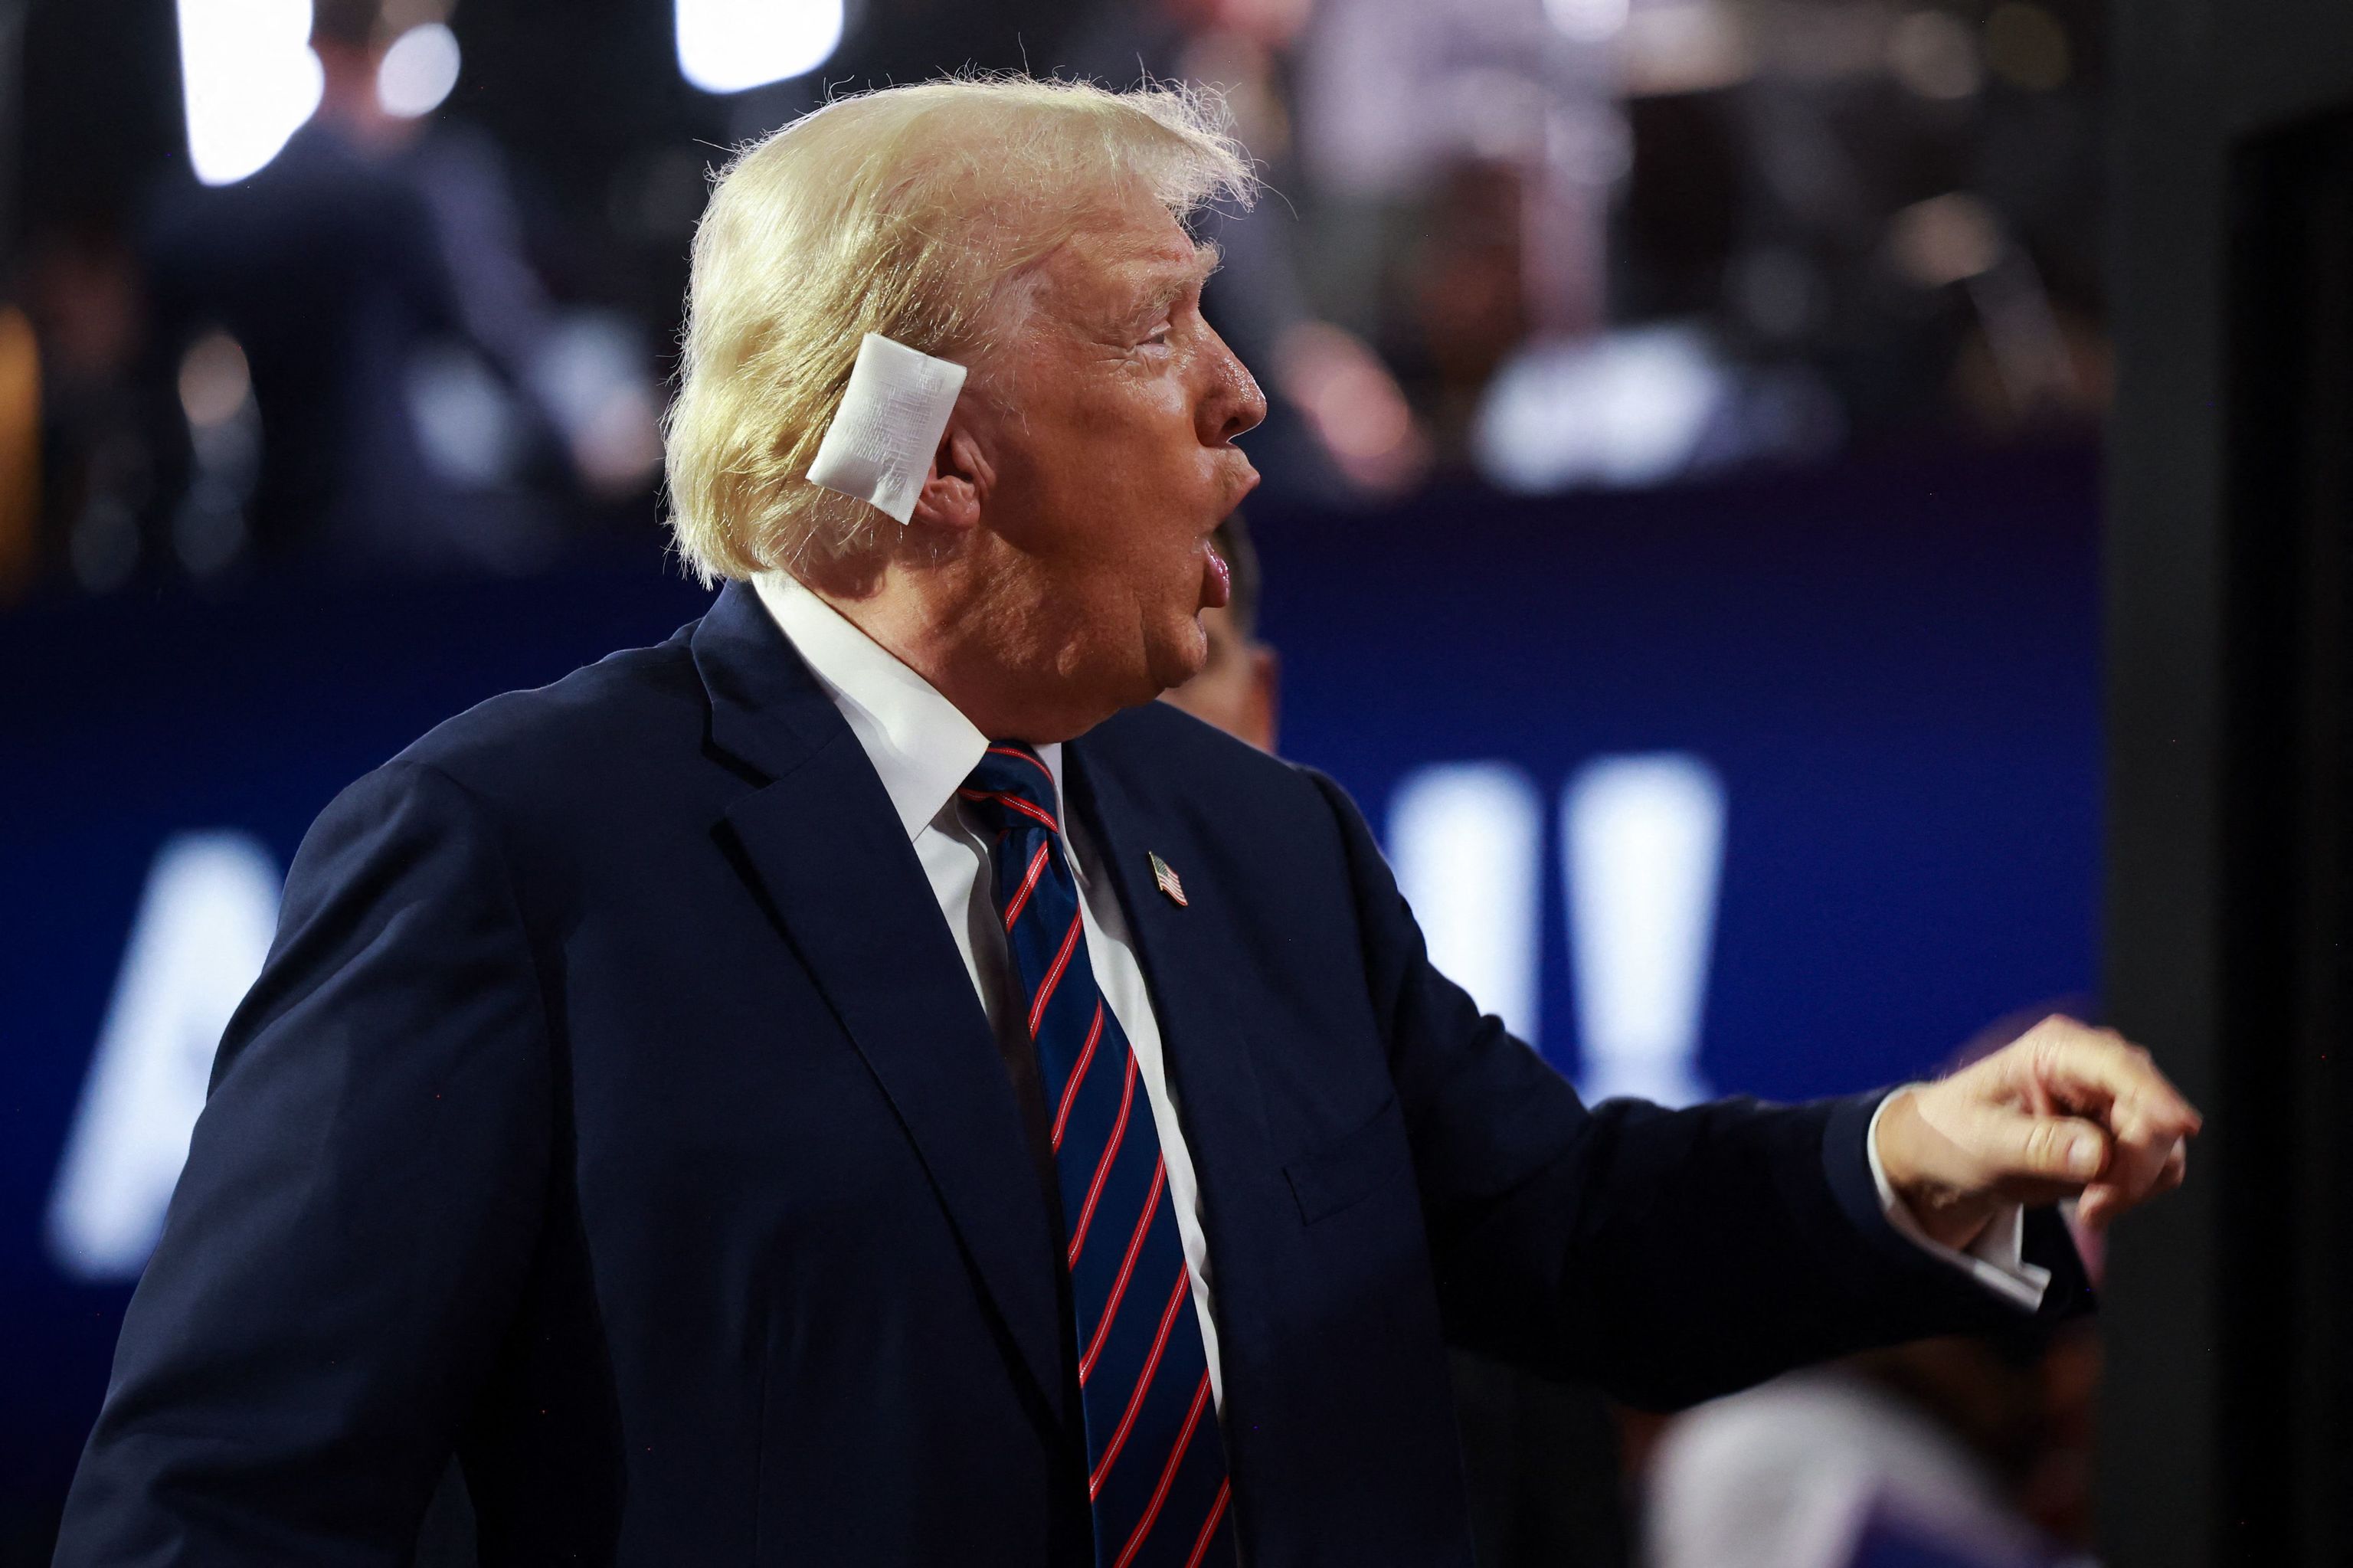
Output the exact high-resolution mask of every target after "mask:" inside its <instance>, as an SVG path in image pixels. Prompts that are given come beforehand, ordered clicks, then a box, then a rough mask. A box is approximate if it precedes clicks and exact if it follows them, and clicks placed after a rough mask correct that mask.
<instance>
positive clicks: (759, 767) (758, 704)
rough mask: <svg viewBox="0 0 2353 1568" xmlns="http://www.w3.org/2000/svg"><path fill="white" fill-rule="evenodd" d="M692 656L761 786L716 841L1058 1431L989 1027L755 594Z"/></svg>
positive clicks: (861, 765) (737, 593)
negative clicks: (880, 1099)
mask: <svg viewBox="0 0 2353 1568" xmlns="http://www.w3.org/2000/svg"><path fill="white" fill-rule="evenodd" d="M692 646H693V652H694V660H695V666H696V668H697V670H698V671H699V672H700V673H701V674H702V682H703V686H704V689H705V691H706V692H707V693H708V694H709V696H710V702H711V740H712V745H713V746H715V747H718V748H719V749H720V750H721V751H723V752H724V753H726V754H727V755H728V756H730V757H732V758H734V759H735V760H736V761H738V762H739V763H742V764H744V765H745V766H747V767H749V768H751V769H753V770H754V771H755V772H756V773H757V774H759V775H761V776H762V777H763V778H764V779H765V783H763V784H761V785H760V786H758V787H756V788H754V789H750V790H749V791H747V792H746V793H744V794H743V795H741V796H739V797H738V798H737V799H736V800H735V801H734V802H733V804H732V805H731V806H729V807H728V809H727V810H726V813H725V816H724V820H723V822H722V823H721V824H720V827H719V832H720V835H721V837H722V841H723V842H729V841H732V844H733V848H734V850H735V851H737V852H739V853H738V855H737V858H738V861H739V865H740V868H741V869H742V870H743V871H744V873H745V874H746V876H747V879H748V880H749V881H751V882H752V883H753V885H754V887H755V889H756V890H757V891H758V892H759V893H760V894H761V895H763V896H764V898H765V905H766V907H767V909H768V911H769V913H770V915H771V916H772V917H773V918H774V919H775V921H776V925H777V927H779V930H780V933H781V935H782V936H783V938H784V939H785V941H786V944H787V945H788V946H789V947H790V948H792V949H793V951H794V952H795V953H797V955H798V956H799V958H800V959H801V962H802V964H803V966H804V967H805V968H806V969H807V972H808V975H809V977H810V979H811V980H812V981H813V982H814V983H815V985H816V987H817V989H818V991H819V992H820V993H821V994H822V995H823V996H824V997H825V999H826V1001H827V1002H828V1004H829V1005H830V1006H831V1008H832V1010H833V1012H834V1014H835V1016H836V1017H837V1018H839V1020H840V1022H841V1026H842V1029H843V1031H844V1032H845V1033H847V1034H848V1035H849V1040H850V1043H851V1044H852V1045H853V1046H854V1047H855V1048H856V1049H857V1052H858V1054H859V1055H860V1057H861V1058H862V1059H863V1060H864V1062H865V1064H866V1066H867V1068H868V1070H869V1071H870V1072H871V1074H872V1075H873V1077H874V1080H875V1082H876V1084H877V1086H879V1087H880V1088H881V1092H882V1093H883V1095H884V1096H885V1097H886V1098H887V1099H888V1100H889V1102H890V1104H891V1107H892V1110H893V1111H894V1112H896V1114H897V1116H898V1118H899V1120H900V1123H901V1125H902V1127H903V1128H905V1130H906V1134H907V1138H908V1140H909V1142H911V1143H912V1144H913V1146H914V1149H915V1152H916V1154H917V1155H918V1157H919V1158H920V1159H921V1160H923V1167H924V1170H925V1171H926V1172H928V1174H929V1175H930V1177H931V1180H932V1185H933V1187H934V1191H935V1192H937V1193H938V1194H939V1199H940V1203H941V1206H942V1207H943V1208H944V1210H945V1211H946V1213H947V1215H948V1219H949V1221H950V1223H951V1224H953V1225H954V1227H955V1232H956V1234H957V1236H958V1238H959V1240H960V1241H961V1242H962V1243H963V1245H964V1246H965V1250H966V1252H967V1254H968V1255H970V1257H971V1259H972V1263H973V1268H974V1272H975V1273H976V1275H977V1276H978V1277H979V1279H980V1282H981V1285H982V1288H983V1289H984V1291H985V1293H986V1294H987V1297H988V1298H989V1300H990V1302H991V1303H992V1304H993V1306H994V1307H995V1308H996V1310H997V1314H998V1317H999V1319H1000V1320H1001V1321H1002V1323H1003V1324H1004V1327H1005V1330H1006V1336H1007V1338H1008V1340H1010V1341H1011V1343H1012V1345H1013V1347H1014V1348H1015V1350H1016V1351H1017V1352H1018V1358H1019V1360H1020V1361H1021V1363H1022V1364H1023V1365H1024V1366H1026V1367H1027V1369H1028V1370H1029V1373H1030V1375H1031V1377H1032V1378H1033V1380H1034V1382H1035V1385H1036V1392H1037V1393H1038V1394H1039V1397H1040V1399H1041V1402H1042V1407H1043V1408H1044V1409H1045V1410H1046V1411H1047V1412H1048V1413H1049V1414H1050V1417H1051V1419H1053V1420H1054V1421H1057V1422H1060V1421H1064V1420H1067V1419H1069V1418H1070V1413H1069V1412H1067V1411H1065V1410H1064V1408H1063V1404H1064V1397H1063V1396H1064V1380H1063V1377H1062V1365H1063V1361H1064V1356H1063V1343H1062V1341H1063V1334H1062V1330H1061V1319H1060V1308H1059V1305H1058V1301H1057V1294H1056V1292H1057V1273H1056V1260H1055V1242H1054V1234H1053V1226H1052V1222H1051V1220H1050V1216H1049V1213H1048V1211H1047V1207H1046V1198H1045V1194H1044V1192H1041V1191H1040V1189H1039V1182H1038V1176H1037V1172H1036V1170H1035V1169H1034V1167H1033V1166H1032V1165H1031V1163H1030V1159H1029V1146H1028V1143H1027V1142H1026V1140H1025V1137H1024V1134H1023V1131H1022V1127H1021V1118H1020V1111H1019V1109H1018V1106H1017V1104H1016V1102H1015V1099H1014V1096H1013V1086H1012V1084H1011V1082H1010V1081H1009V1080H1008V1077H1007V1076H1006V1073H1005V1068H1004V1065H1003V1064H1002V1061H1001V1060H1000V1058H999V1056H998V1054H997V1044H996V1040H995V1037H994V1036H993V1035H992V1033H990V1031H989V1027H988V1021H987V1016H986V1015H985V1014H984V1013H983V1012H981V1008H980V1001H979V999H978V998H977V997H976V996H975V995H974V994H973V989H972V985H971V983H970V981H969V980H968V978H967V977H966V975H965V969H964V963H963V959H961V958H960V957H959V956H958V955H957V952H956V948H955V940H954V938H952V937H950V935H949V933H948V928H947V924H946V922H945V921H944V920H943V919H941V917H940V913H939V906H938V905H937V904H936V902H934V897H933V894H932V889H931V885H930V883H929V882H928V881H927V880H926V878H925V876H924V874H923V866H922V864H921V863H919V862H918V861H917V859H916V858H915V852H914V848H913V845H912V844H911V843H910V842H908V838H907V835H906V832H905V831H904V830H903V828H902V825H901V822H900V820H899V816H898V813H897V811H896V810H894V808H893V807H892V801H891V798H890V796H889V794H888V793H887V792H886V791H885V790H884V789H883V788H882V784H881V779H879V778H878V777H877V776H876V773H875V770H874V768H873V767H872V766H871V764H870V763H869V762H868V760H867V758H866V754H865V752H864V751H863V750H862V749H861V748H860V747H859V745H858V744H857V742H856V740H855V739H854V738H853V737H852V735H851V732H850V729H849V725H848V724H847V723H845V722H844V720H843V718H842V716H841V715H840V714H839V712H838V711H837V710H836V709H835V706H834V705H833V702H832V700H831V699H830V698H829V697H828V694H827V693H826V690H825V688H824V687H823V685H822V684H820V683H819V682H818V679H817V677H816V676H815V675H814V674H813V673H811V672H810V670H809V668H808V666H807V664H806V663H805V662H803V661H802V660H801V659H800V658H799V657H798V656H797V654H796V653H795V652H794V650H793V648H792V646H791V644H790V643H788V642H787V641H786V639H785V636H784V634H783V633H782V632H781V631H780V630H777V628H776V623H775V622H774V621H773V620H770V619H769V617H768V614H767V612H766V611H765V609H763V608H762V607H761V605H760V602H759V599H757V597H756V596H755V595H754V592H753V591H752V590H751V589H750V588H748V587H746V586H745V585H744V584H741V583H733V584H730V585H729V586H728V588H726V589H725V590H724V591H723V592H722V593H721V595H720V596H719V599H718V602H717V603H716V604H714V605H713V606H712V609H711V611H710V613H709V614H707V615H706V616H704V618H703V620H702V624H701V625H700V626H698V627H697V628H696V630H695V632H694V635H693V639H692ZM787 1044H798V1043H787Z"/></svg>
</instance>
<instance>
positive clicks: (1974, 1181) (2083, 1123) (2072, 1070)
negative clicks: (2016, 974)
mask: <svg viewBox="0 0 2353 1568" xmlns="http://www.w3.org/2000/svg"><path fill="white" fill-rule="evenodd" d="M2200 1119H2201V1118H2200V1116H2199V1114H2198V1112H2197V1110H2196V1109H2195V1108H2194V1107H2191V1105H2190V1104H2189V1101H2188V1100H2185V1099H2183V1098H2182V1097H2181V1095H2180V1093H2179V1091H2177V1090H2176V1089H2175V1088H2174V1086H2172V1085H2171V1084H2169V1083H2168V1082H2167V1081H2166V1078H2165V1075H2164V1074H2162V1073H2160V1072H2158V1070H2157V1067H2156V1065H2155V1064H2154V1063H2152V1062H2151V1061H2150V1060H2149V1056H2148V1053H2147V1052H2146V1051H2144V1050H2142V1049H2141V1048H2140V1047H2139V1046H2137V1045H2135V1044H2131V1043H2130V1042H2128V1041H2126V1039H2125V1038H2124V1036H2122V1035H2121V1034H2118V1033H2116V1031H2114V1030H2112V1029H2094V1028H2092V1027H2091V1026H2090V1025H2088V1024H2084V1023H2079V1022H2076V1021H2075V1020H2074V1019H2072V1018H2063V1017H2057V1016H2053V1017H2051V1018H2046V1019H2044V1020H2043V1021H2042V1022H2040V1023H2038V1024H2036V1025H2035V1026H2034V1027H2033V1028H2031V1029H2030V1030H2028V1031H2027V1032H2026V1033H2024V1034H2022V1035H2021V1036H2019V1038H2018V1039H2016V1040H2014V1041H2012V1042H2011V1043H2010V1044H2008V1045H2006V1046H2004V1047H2003V1048H2002V1049H2000V1051H1997V1052H1995V1053H1994V1054H1992V1055H1990V1056H1988V1057H1986V1058H1984V1059H1983V1060H1982V1061H1979V1062H1977V1063H1975V1064H1973V1065H1970V1066H1968V1067H1967V1068H1964V1069H1963V1070H1962V1071H1960V1072H1958V1073H1956V1074H1954V1075H1952V1076H1951V1077H1949V1078H1945V1079H1941V1080H1939V1081H1938V1082H1936V1083H1933V1084H1926V1085H1922V1086H1917V1087H1914V1088H1908V1089H1904V1090H1900V1091H1898V1092H1897V1094H1896V1096H1895V1097H1894V1099H1892V1100H1891V1101H1890V1102H1889V1104H1888V1106H1887V1108H1886V1110H1885V1111H1884V1112H1883V1114H1882V1115H1881V1117H1880V1118H1879V1125H1878V1129H1877V1137H1878V1152H1879V1160H1880V1166H1881V1169H1883V1171H1886V1173H1887V1179H1888V1181H1889V1182H1890V1184H1891V1185H1893V1186H1894V1189H1895V1191H1896V1193H1897V1194H1898V1196H1900V1197H1901V1198H1902V1199H1903V1200H1904V1202H1905V1204H1906V1206H1908V1207H1909V1208H1910V1209H1911V1211H1912V1213H1913V1215H1914V1217H1915V1219H1917V1220H1918V1221H1919V1223H1920V1226H1921V1228H1922V1229H1923V1230H1925V1231H1926V1233H1927V1234H1929V1235H1931V1236H1933V1237H1934V1238H1936V1240H1937V1241H1939V1242H1942V1243H1944V1244H1945V1245H1948V1246H1957V1247H1959V1246H1967V1245H1968V1244H1969V1243H1970V1242H1971V1241H1973V1240H1975V1239H1976V1237H1977V1235H1978V1232H1980V1231H1982V1230H1983V1229H1984V1228H1985V1225H1986V1223H1987V1221H1988V1220H1989V1219H1990V1218H1991V1217H1992V1215H1993V1213H1994V1212H1995V1211H1996V1210H1997V1209H1999V1208H2000V1206H2001V1205H2002V1204H2004V1203H2011V1202H2021V1203H2026V1204H2030V1205H2031V1204H2037V1203H2049V1202H2056V1201H2057V1200H2059V1199H2062V1198H2067V1197H2073V1196H2076V1195H2077V1194H2081V1196H2082V1199H2083V1202H2082V1204H2081V1206H2080V1207H2079V1208H2078V1210H2077V1211H2076V1213H2077V1217H2078V1218H2079V1219H2080V1220H2081V1221H2082V1222H2083V1223H2084V1224H2086V1225H2089V1226H2092V1227H2094V1228H2095V1229H2096V1228H2100V1227H2104V1226H2105V1225H2107V1224H2110V1223H2111V1222H2113V1221H2114V1220H2115V1219H2116V1216H2117V1215H2119V1214H2122V1213H2125V1212H2126V1211H2127V1210H2129V1209H2132V1208H2134V1207H2136V1206H2137V1205H2138V1204H2140V1203H2143V1202H2147V1200H2148V1199H2150V1198H2152V1197H2155V1196H2156V1195H2157V1194H2158V1193H2159V1192H2169V1191H2171V1190H2172V1189H2173V1188H2175V1187H2178V1186H2179V1185H2180V1184H2181V1178H2182V1175H2183V1172H2184V1171H2185V1169H2186V1167H2187V1160H2188V1148H2189V1139H2191V1138H2192V1137H2194V1136H2195V1135H2196V1134H2197V1131H2198V1128H2199V1126H2200Z"/></svg>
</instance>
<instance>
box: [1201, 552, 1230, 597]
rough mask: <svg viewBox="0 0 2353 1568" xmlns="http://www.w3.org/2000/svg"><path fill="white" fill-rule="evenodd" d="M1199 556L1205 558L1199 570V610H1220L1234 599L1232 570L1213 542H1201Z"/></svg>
mask: <svg viewBox="0 0 2353 1568" xmlns="http://www.w3.org/2000/svg"><path fill="white" fill-rule="evenodd" d="M1201 554H1202V555H1203V556H1205V557H1206V559H1205V560H1204V562H1203V565H1202V570H1201V608H1202V609H1223V608H1225V606H1226V605H1227V604H1228V603H1229V601H1230V600H1231V599H1233V597H1234V568H1233V567H1231V566H1230V565H1229V564H1228V563H1227V561H1226V557H1225V556H1224V555H1223V554H1222V553H1221V552H1220V551H1219V549H1218V546H1217V543H1216V541H1214V540H1209V539H1204V540H1202V541H1201Z"/></svg>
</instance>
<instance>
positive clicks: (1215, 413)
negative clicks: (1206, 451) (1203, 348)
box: [1193, 333, 1266, 447]
mask: <svg viewBox="0 0 2353 1568" xmlns="http://www.w3.org/2000/svg"><path fill="white" fill-rule="evenodd" d="M1210 338H1211V347H1210V352H1209V354H1208V355H1207V356H1206V358H1207V366H1206V369H1207V372H1208V375H1207V380H1208V385H1207V386H1206V387H1204V388H1203V391H1202V396H1201V398H1200V400H1199V401H1198V403H1197V404H1195V405H1194V414H1193V420H1194V424H1195V426H1196V428H1197V429H1198V430H1199V431H1200V436H1201V444H1202V445H1204V446H1211V447H1221V446H1225V445H1227V444H1229V442H1231V441H1232V440H1234V438H1235V437H1237V436H1240V435H1242V434H1245V433H1246V432H1248V431H1250V430H1253V429H1257V428H1258V427H1259V425H1260V424H1261V423H1262V422H1263V421H1264V420H1265V418H1266V394H1265V393H1263V392H1261V391H1260V390H1259V386H1258V377H1256V376H1252V375H1251V374H1250V371H1249V370H1248V369H1247V368H1245V367H1244V366H1243V365H1242V362H1241V361H1240V360H1239V359H1237V358H1235V357H1234V351H1233V350H1232V349H1230V348H1228V347H1227V346H1226V340H1225V339H1223V338H1221V337H1219V336H1217V334H1214V333H1212V334H1210Z"/></svg>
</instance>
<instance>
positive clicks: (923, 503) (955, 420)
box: [907, 404, 997, 534]
mask: <svg viewBox="0 0 2353 1568" xmlns="http://www.w3.org/2000/svg"><path fill="white" fill-rule="evenodd" d="M996 483H997V470H996V468H995V466H994V465H993V464H991V463H990V462H989V461H988V455H987V452H986V450H983V448H982V446H981V442H980V440H979V438H978V436H977V435H976V433H975V432H974V430H973V429H972V428H971V427H970V426H969V425H967V424H966V423H965V420H964V409H963V407H962V405H961V404H959V406H958V407H957V409H956V411H955V413H953V414H951V415H949V416H948V428H947V429H944V430H943V431H942V432H940V444H939V449H938V450H935V451H934V452H933V453H932V466H931V468H930V470H929V471H927V472H925V474H924V475H923V489H922V490H920V491H918V492H917V493H916V494H915V510H914V511H913V513H912V514H909V516H908V518H907V521H908V523H909V524H910V525H913V526H921V527H925V528H944V529H946V530H949V531H950V532H952V533H958V534H961V533H966V532H969V531H970V530H972V529H974V528H976V527H978V526H979V525H980V510H981V506H982V503H985V502H986V501H987V498H988V494H989V492H990V491H991V490H992V489H994V488H995V487H996Z"/></svg>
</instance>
